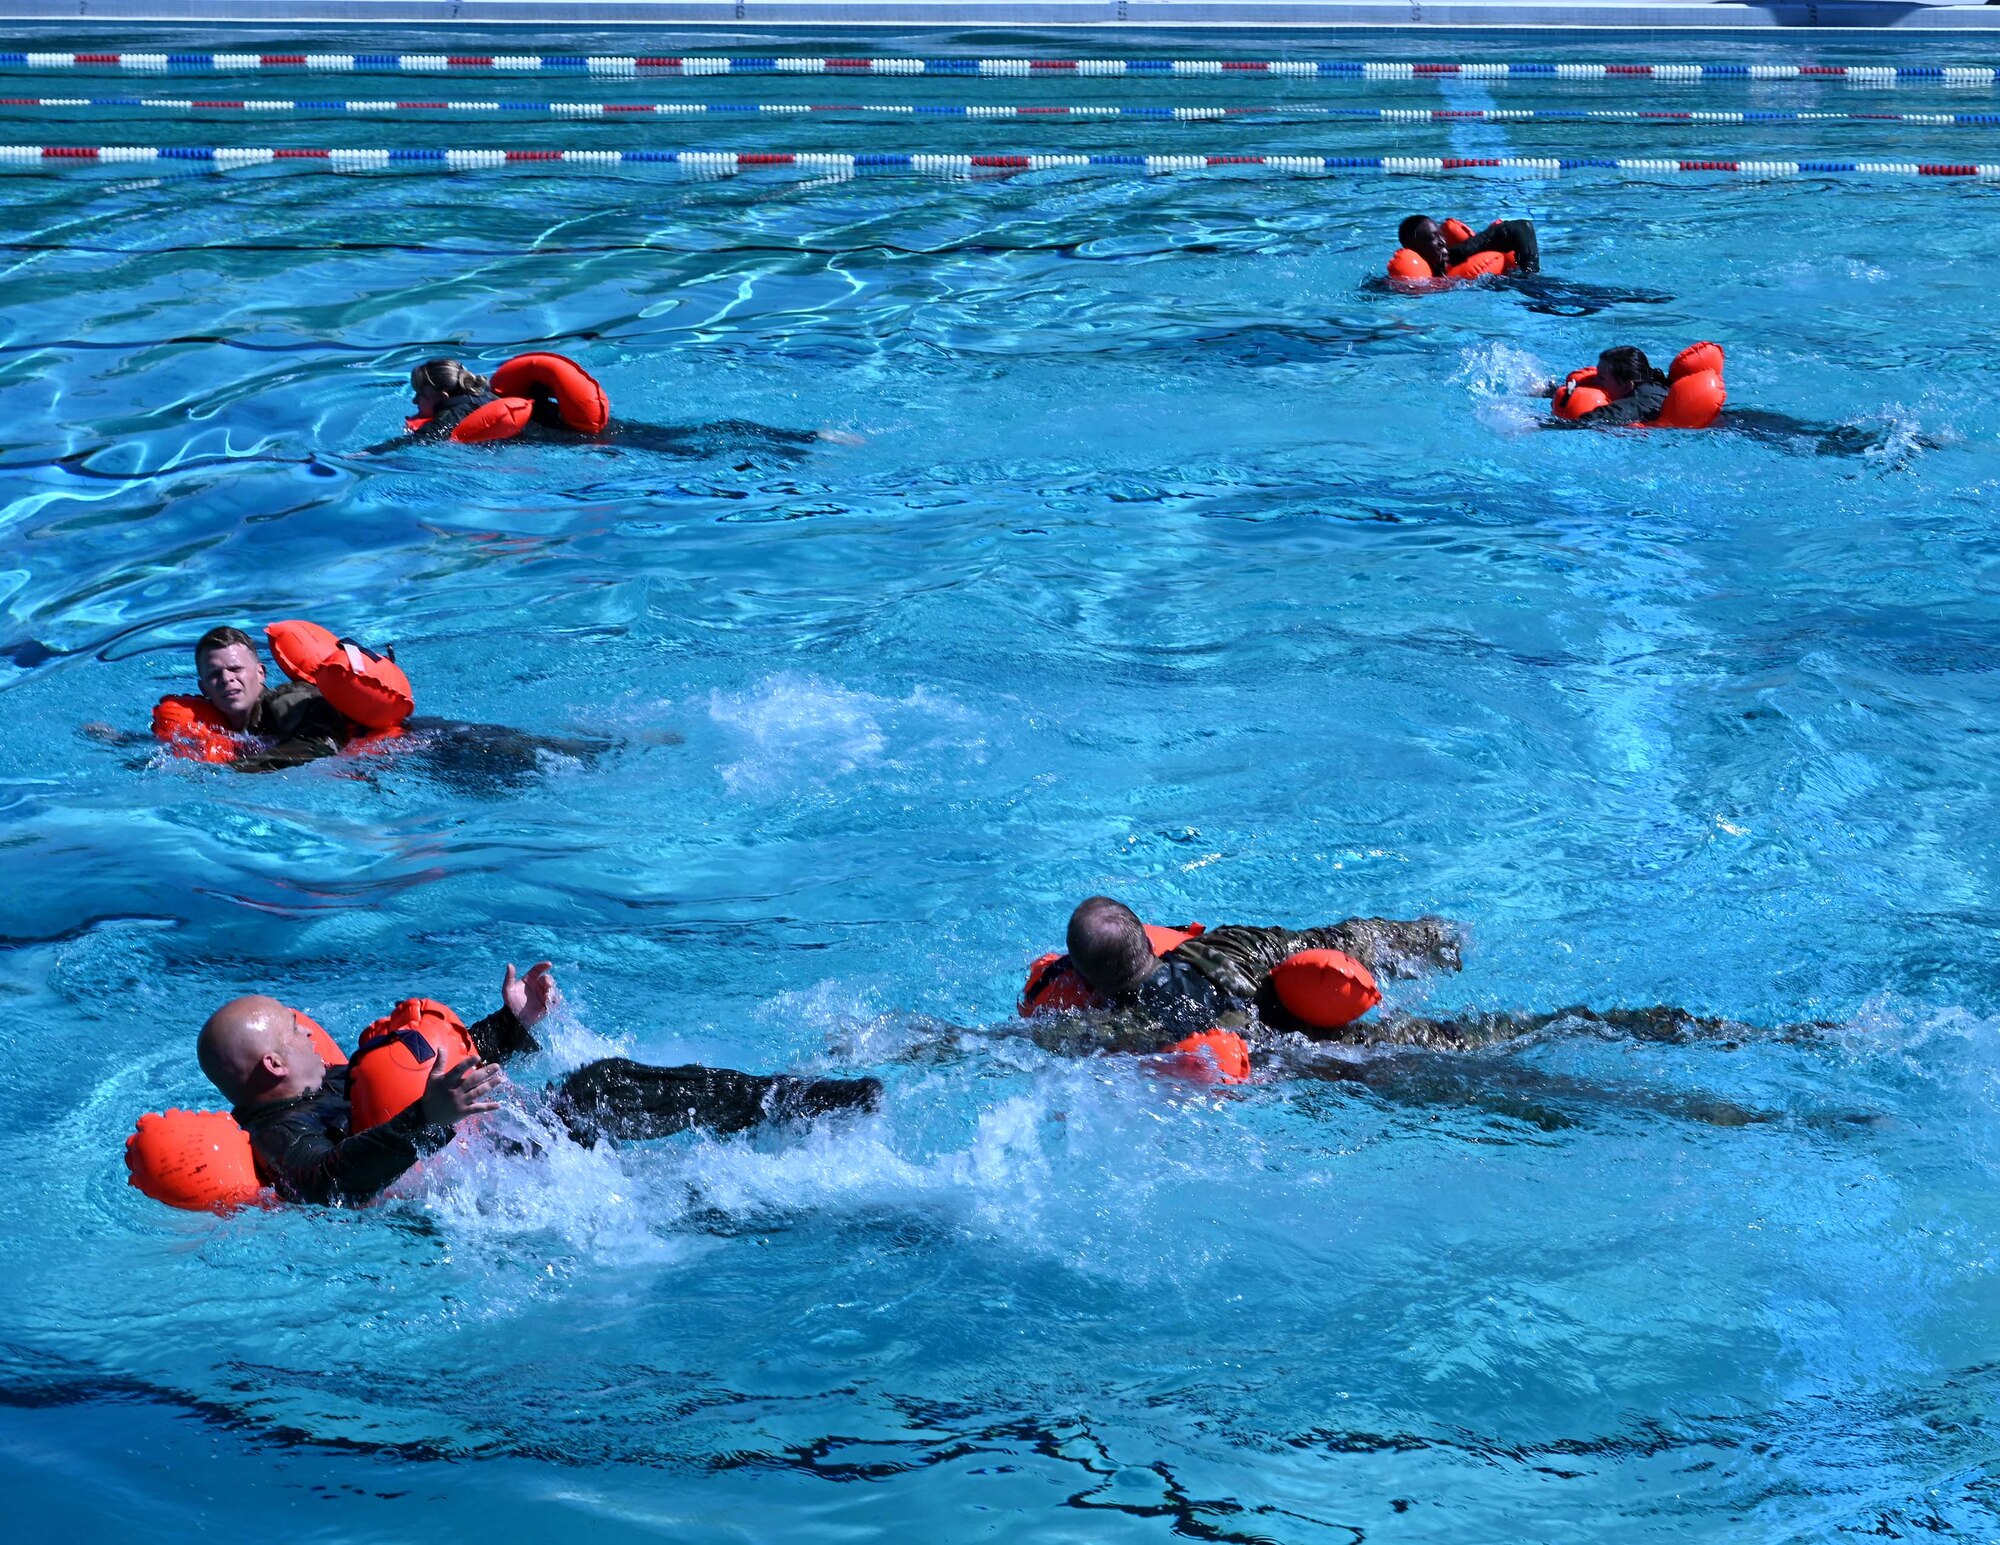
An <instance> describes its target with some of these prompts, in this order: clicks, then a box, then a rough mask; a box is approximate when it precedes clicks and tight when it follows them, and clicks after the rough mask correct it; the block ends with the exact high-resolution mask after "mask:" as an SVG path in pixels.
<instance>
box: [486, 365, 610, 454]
mask: <svg viewBox="0 0 2000 1545" xmlns="http://www.w3.org/2000/svg"><path fill="white" fill-rule="evenodd" d="M493 390H494V391H496V392H500V393H503V394H504V395H506V396H509V397H527V398H535V397H546V398H549V399H551V400H552V401H554V403H555V405H556V412H557V413H558V414H559V415H560V416H561V418H562V421H563V422H564V423H565V424H567V425H568V426H569V427H570V428H571V429H574V430H575V431H576V432H577V433H578V434H580V435H601V434H603V433H604V426H605V425H607V424H609V423H610V422H611V403H610V401H609V399H607V398H606V397H605V395H604V388H603V387H601V386H599V385H598V384H597V382H596V381H594V380H592V379H591V375H590V372H589V371H587V370H585V369H584V368H583V366H581V365H579V364H578V363H577V362H576V361H575V360H573V359H565V358H564V357H563V356H562V355H560V354H516V355H515V356H514V357H513V358H512V359H510V360H508V361H507V363H506V364H504V365H502V366H501V367H500V368H499V369H498V370H496V371H494V372H493Z"/></svg>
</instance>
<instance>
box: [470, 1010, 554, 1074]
mask: <svg viewBox="0 0 2000 1545" xmlns="http://www.w3.org/2000/svg"><path fill="white" fill-rule="evenodd" d="M466 1034H468V1035H470V1036H471V1037H472V1044H473V1046H474V1047H476V1048H477V1049H478V1051H479V1060H480V1061H481V1062H505V1061H506V1060H507V1059H508V1058H509V1057H520V1056H526V1055H528V1054H530V1053H532V1052H538V1051H540V1050H541V1049H542V1043H541V1042H540V1041H538V1040H536V1039H535V1038H534V1036H532V1035H530V1034H529V1033H528V1027H527V1026H526V1025H524V1024H522V1023H521V1021H520V1020H518V1019H516V1018H515V1017H514V1011H513V1010H512V1009H510V1008H506V1007H502V1008H501V1009H500V1010H499V1011H498V1012H496V1013H492V1014H488V1015H487V1016H486V1017H485V1018H484V1019H482V1020H480V1021H479V1022H478V1023H477V1024H475V1025H470V1026H467V1028H466Z"/></svg>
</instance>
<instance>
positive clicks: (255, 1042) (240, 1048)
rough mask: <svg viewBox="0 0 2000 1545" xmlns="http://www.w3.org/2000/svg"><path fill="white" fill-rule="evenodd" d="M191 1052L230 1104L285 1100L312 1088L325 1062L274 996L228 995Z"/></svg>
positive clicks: (211, 1017) (292, 1016)
mask: <svg viewBox="0 0 2000 1545" xmlns="http://www.w3.org/2000/svg"><path fill="white" fill-rule="evenodd" d="M195 1056H196V1058H197V1059H199V1061H200V1062H201V1070H202V1072H203V1073H205V1074H207V1075H208V1081H209V1082H210V1083H212V1084H214V1085H215V1087H216V1088H218V1089H220V1090H221V1091H222V1094H223V1097H224V1098H225V1099H227V1100H228V1101H229V1103H230V1104H231V1105H248V1104H263V1103H266V1102H268V1101H270V1100H274V1099H290V1098H291V1097H292V1096H293V1095H296V1094H304V1093H305V1092H306V1091H307V1090H309V1089H317V1088H318V1087H319V1085H320V1082H321V1080H322V1079H324V1078H325V1076H326V1063H325V1061H324V1060H322V1059H321V1057H320V1054H319V1053H318V1051H316V1050H315V1049H314V1047H313V1043H312V1036H311V1035H310V1034H308V1033H307V1031H306V1029H305V1027H304V1026H303V1025H301V1024H300V1023H299V1017H298V1015H296V1014H294V1013H293V1012H292V1011H291V1010H290V1009H288V1008H286V1007H285V1005H284V1004H282V1003H280V1002H279V1001H278V1000H277V999H276V998H265V997H249V998H232V999H230V1000H229V1002H227V1003H225V1004H223V1005H222V1007H221V1008H219V1009H217V1010H216V1011H215V1012H214V1013H213V1014H211V1015H209V1016H208V1023H206V1024H205V1025H203V1026H202V1027H201V1038H200V1039H199V1040H198V1041H196V1042H195Z"/></svg>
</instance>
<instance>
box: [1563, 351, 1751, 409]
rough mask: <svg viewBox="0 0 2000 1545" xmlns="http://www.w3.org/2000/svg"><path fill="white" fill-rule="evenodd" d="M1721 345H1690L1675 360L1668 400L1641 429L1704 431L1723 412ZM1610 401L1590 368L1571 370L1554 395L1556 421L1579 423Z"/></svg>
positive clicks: (1725, 394)
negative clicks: (1568, 420)
mask: <svg viewBox="0 0 2000 1545" xmlns="http://www.w3.org/2000/svg"><path fill="white" fill-rule="evenodd" d="M1722 360H1723V356H1722V345H1721V344H1719V343H1691V344H1689V345H1688V346H1687V347H1686V348H1685V349H1682V350H1681V351H1680V353H1678V354H1676V355H1675V356H1674V362H1673V364H1672V365H1671V366H1670V367H1669V368H1668V370H1667V400H1666V403H1665V405H1664V406H1662V407H1661V409H1660V411H1659V413H1658V414H1657V415H1656V416H1654V417H1652V418H1649V419H1646V420H1644V421H1643V422H1641V424H1640V425H1639V427H1640V428H1641V429H1706V428H1708V426H1709V425H1710V424H1713V423H1714V422H1715V420H1716V417H1717V415H1719V414H1720V413H1721V412H1722V405H1723V404H1724V403H1726V402H1727V401H1728V400H1729V393H1728V392H1727V391H1725V390H1724V389H1723V385H1722ZM1610 401H1611V398H1610V397H1608V396H1607V395H1605V392H1604V389H1603V388H1602V387H1601V386H1599V385H1598V382H1597V371H1596V369H1595V368H1594V367H1592V366H1585V367H1584V368H1583V369H1581V370H1572V371H1571V372H1570V373H1569V379H1568V380H1567V381H1565V382H1564V383H1563V384H1562V388H1561V390H1559V391H1558V392H1557V393H1556V399H1555V414H1556V417H1557V418H1563V419H1571V420H1574V419H1579V418H1582V417H1583V416H1584V414H1586V413H1590V412H1593V411H1594V410H1596V409H1598V408H1601V407H1604V406H1605V405H1606V404H1607V403H1609V402H1610Z"/></svg>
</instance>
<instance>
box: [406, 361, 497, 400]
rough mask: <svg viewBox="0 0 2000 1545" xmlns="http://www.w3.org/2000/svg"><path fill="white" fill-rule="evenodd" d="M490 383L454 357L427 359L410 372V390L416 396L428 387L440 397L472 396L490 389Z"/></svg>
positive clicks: (420, 394)
mask: <svg viewBox="0 0 2000 1545" xmlns="http://www.w3.org/2000/svg"><path fill="white" fill-rule="evenodd" d="M492 385H493V384H492V382H490V381H488V380H487V379H486V377H485V376H482V375H474V374H473V373H472V372H471V371H470V370H467V369H466V368H465V366H464V365H462V364H460V363H459V362H458V361H457V360H455V359H427V360H425V361H424V362H423V363H422V364H421V365H419V366H417V368H416V369H415V370H412V371H411V372H410V390H411V391H413V392H415V393H416V394H417V395H418V396H422V395H423V393H424V391H425V389H426V388H428V389H430V390H431V391H433V392H435V393H437V395H438V396H440V397H472V396H477V395H478V394H479V393H481V392H486V391H491V390H492Z"/></svg>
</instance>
